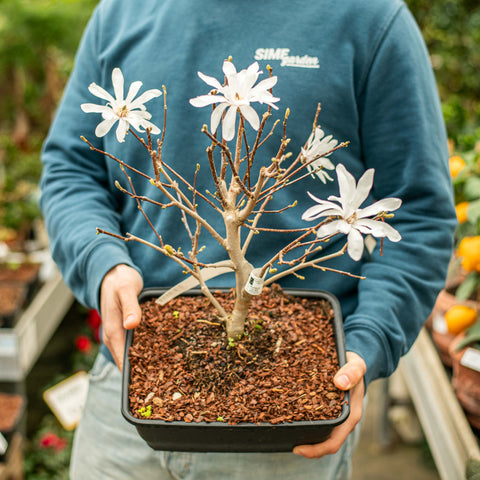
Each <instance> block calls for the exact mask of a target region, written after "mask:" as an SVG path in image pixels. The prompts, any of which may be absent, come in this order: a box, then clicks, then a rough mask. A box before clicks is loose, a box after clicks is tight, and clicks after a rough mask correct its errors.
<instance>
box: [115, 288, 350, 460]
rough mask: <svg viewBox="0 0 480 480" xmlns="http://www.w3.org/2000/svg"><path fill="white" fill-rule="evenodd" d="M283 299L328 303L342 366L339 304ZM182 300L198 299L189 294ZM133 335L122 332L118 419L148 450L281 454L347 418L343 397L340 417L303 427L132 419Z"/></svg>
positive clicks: (156, 292)
mask: <svg viewBox="0 0 480 480" xmlns="http://www.w3.org/2000/svg"><path fill="white" fill-rule="evenodd" d="M165 291H166V289H146V290H145V291H144V292H142V293H141V295H140V298H139V299H140V301H144V300H147V299H149V298H153V297H158V296H160V295H161V294H162V293H164V292H165ZM284 291H285V293H287V294H289V295H293V296H298V297H308V298H312V297H313V298H323V299H326V300H328V301H330V303H331V305H332V307H333V310H334V314H335V316H334V320H333V323H334V331H335V340H336V347H337V354H338V359H339V363H340V366H342V365H344V364H345V363H346V351H345V339H344V333H343V322H342V315H341V310H340V304H339V302H338V300H337V299H336V297H334V296H333V295H331V294H330V293H328V292H324V291H320V290H294V289H284ZM187 294H188V295H199V294H201V292H200V291H199V290H191V291H190V292H188V293H187ZM132 340H133V331H132V330H129V331H127V335H126V342H125V355H124V363H123V385H122V414H123V416H124V417H125V419H126V420H127V421H128V422H130V423H132V424H133V425H135V427H136V428H137V431H138V433H139V434H140V436H141V437H142V438H143V439H144V440H145V441H146V442H147V443H148V445H150V447H152V448H153V449H154V450H170V451H195V452H286V451H291V450H292V449H293V447H295V446H297V445H307V444H315V443H320V442H323V441H324V440H326V439H327V438H328V437H329V436H330V433H331V432H332V430H333V429H334V428H335V427H336V426H338V425H340V424H341V423H343V422H344V421H345V420H346V419H347V417H348V415H349V413H350V406H349V396H348V392H347V393H346V395H345V400H346V401H345V403H344V405H343V407H342V413H341V415H340V416H339V417H338V418H336V419H333V420H320V421H311V422H309V421H304V422H292V423H282V424H278V425H272V424H270V423H261V424H251V423H241V424H238V425H228V424H225V423H223V422H199V423H196V422H191V423H187V422H180V421H178V422H166V421H163V420H153V419H138V418H136V417H134V416H133V415H132V414H131V413H130V405H129V382H130V362H129V359H128V349H129V347H130V345H131V344H132Z"/></svg>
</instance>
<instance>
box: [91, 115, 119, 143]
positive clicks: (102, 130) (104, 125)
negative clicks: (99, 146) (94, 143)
mask: <svg viewBox="0 0 480 480" xmlns="http://www.w3.org/2000/svg"><path fill="white" fill-rule="evenodd" d="M117 120H118V118H116V117H113V118H107V119H106V120H103V121H102V122H100V123H99V124H98V125H97V128H96V129H95V135H96V136H97V137H99V138H101V137H104V136H105V135H106V134H107V133H108V132H109V131H110V129H111V128H112V127H113V125H115V122H117Z"/></svg>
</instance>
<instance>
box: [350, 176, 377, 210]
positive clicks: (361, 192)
mask: <svg viewBox="0 0 480 480" xmlns="http://www.w3.org/2000/svg"><path fill="white" fill-rule="evenodd" d="M374 175H375V169H374V168H369V169H368V170H366V171H365V173H364V174H363V175H362V176H361V177H360V180H358V183H357V189H356V191H355V195H354V196H353V198H352V203H351V205H352V208H353V209H354V210H357V209H358V208H360V206H361V205H362V203H363V202H364V201H365V200H366V199H367V197H368V195H370V190H371V189H372V185H373V177H374Z"/></svg>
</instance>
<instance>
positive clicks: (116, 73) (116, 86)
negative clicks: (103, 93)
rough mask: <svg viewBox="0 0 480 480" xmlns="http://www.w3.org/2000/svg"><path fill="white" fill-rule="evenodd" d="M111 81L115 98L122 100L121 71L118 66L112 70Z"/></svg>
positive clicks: (122, 81)
mask: <svg viewBox="0 0 480 480" xmlns="http://www.w3.org/2000/svg"><path fill="white" fill-rule="evenodd" d="M112 83H113V90H114V92H115V97H116V99H117V100H123V84H124V80H123V73H122V71H121V70H120V69H119V68H114V69H113V71H112Z"/></svg>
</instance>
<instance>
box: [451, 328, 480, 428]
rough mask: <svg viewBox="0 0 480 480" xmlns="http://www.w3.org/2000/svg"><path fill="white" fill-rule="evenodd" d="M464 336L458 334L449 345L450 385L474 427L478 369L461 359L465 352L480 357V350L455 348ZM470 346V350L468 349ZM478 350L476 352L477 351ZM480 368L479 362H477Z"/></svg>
mask: <svg viewBox="0 0 480 480" xmlns="http://www.w3.org/2000/svg"><path fill="white" fill-rule="evenodd" d="M464 337H465V335H464V334H460V335H458V336H457V337H456V338H455V340H454V341H453V342H452V344H451V346H450V356H451V358H452V367H453V376H452V386H453V389H454V390H455V393H456V395H457V398H458V401H459V402H460V404H461V405H462V407H463V408H464V410H465V412H466V414H467V417H468V416H470V417H471V418H472V420H473V421H474V422H475V425H474V426H475V427H476V428H479V427H480V421H479V420H480V371H477V370H475V369H474V368H469V367H468V366H465V365H463V364H462V359H464V356H465V355H466V354H467V355H468V354H469V353H470V354H472V353H473V354H474V357H477V354H478V357H479V358H480V351H478V350H474V349H471V348H470V347H468V346H467V347H465V348H462V349H461V350H458V351H457V349H456V347H457V345H458V344H459V342H460V341H461V340H462V339H463V338H464ZM469 348H470V351H469ZM477 352H478V353H477ZM478 368H480V363H479V364H478Z"/></svg>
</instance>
